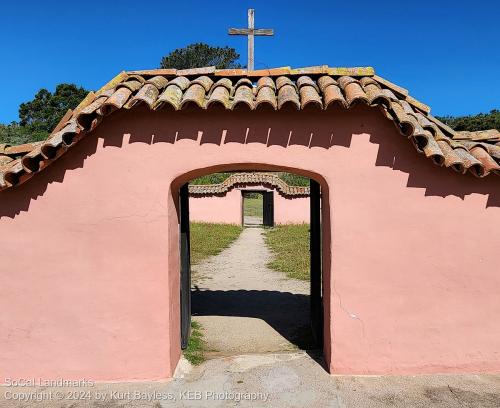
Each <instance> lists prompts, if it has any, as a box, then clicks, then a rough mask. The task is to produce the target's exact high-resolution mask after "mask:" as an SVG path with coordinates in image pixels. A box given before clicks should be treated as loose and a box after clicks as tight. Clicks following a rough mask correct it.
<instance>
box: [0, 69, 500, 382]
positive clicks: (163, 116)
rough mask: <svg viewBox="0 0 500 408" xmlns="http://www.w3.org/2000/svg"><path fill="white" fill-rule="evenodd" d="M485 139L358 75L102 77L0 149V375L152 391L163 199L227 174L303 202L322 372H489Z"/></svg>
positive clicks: (169, 283) (163, 248)
mask: <svg viewBox="0 0 500 408" xmlns="http://www.w3.org/2000/svg"><path fill="white" fill-rule="evenodd" d="M499 141H500V137H499V134H498V132H496V131H491V132H484V133H478V134H462V133H457V132H454V131H453V130H452V129H450V128H448V127H447V126H445V125H444V124H442V123H440V122H439V121H438V120H437V119H435V118H434V117H433V116H431V115H430V114H429V108H428V107H427V106H426V105H424V104H422V103H420V102H418V101H416V100H415V99H414V98H412V97H411V96H409V95H408V92H407V91H406V90H405V89H403V88H401V87H398V86H396V85H394V84H392V83H390V82H389V81H387V80H384V79H382V78H380V77H378V76H376V75H374V73H373V70H372V69H370V68H354V69H339V68H328V67H324V66H323V67H313V68H305V69H297V70H293V69H292V70H291V69H288V68H280V69H271V70H265V71H251V72H246V71H244V70H215V69H213V68H202V69H194V70H187V71H175V70H153V71H136V72H127V73H125V72H124V73H121V74H120V75H118V76H117V77H116V78H115V79H113V80H112V81H111V82H110V83H108V84H107V85H105V86H104V87H103V88H102V89H101V90H99V91H97V92H96V93H91V94H90V95H89V96H88V97H87V98H86V99H85V100H84V101H83V102H82V103H81V104H80V106H79V107H78V108H77V109H76V110H75V111H74V112H70V113H69V114H68V115H67V116H66V117H65V118H64V119H63V121H61V123H60V125H59V126H58V127H57V128H56V129H55V131H54V132H53V133H52V134H51V136H50V137H49V138H48V139H47V140H46V141H44V142H41V143H34V144H31V145H27V146H26V145H25V146H13V147H9V146H0V166H1V167H0V189H1V190H2V191H0V217H1V218H0V242H1V247H0V248H1V253H2V258H1V262H0V265H1V266H0V269H1V274H0V276H1V281H0V290H1V296H0V309H1V310H2V313H1V316H0V319H1V320H0V350H1V353H0V370H1V373H0V377H2V378H6V377H11V378H28V377H34V376H36V377H43V378H54V377H63V378H87V379H94V380H133V379H160V378H167V377H170V376H171V375H172V373H173V371H174V368H175V366H176V364H177V361H178V359H179V355H180V311H179V306H180V302H179V292H180V291H179V288H180V285H179V280H180V279H179V278H180V274H179V268H180V257H179V205H178V203H179V201H178V198H179V197H178V195H179V190H180V188H181V187H182V186H183V185H184V184H185V183H186V182H187V181H188V180H190V179H192V178H194V177H197V176H200V175H203V174H207V173H211V172H215V171H231V170H284V171H292V172H294V173H297V174H301V175H305V176H308V177H310V178H312V179H313V180H315V181H316V182H318V183H319V185H320V186H321V196H322V206H321V225H322V231H323V234H322V251H323V258H322V273H323V287H322V292H323V307H324V320H323V326H324V356H325V359H326V362H327V366H328V369H329V370H330V371H331V372H333V373H357V374H370V373H379V374H384V373H431V372H461V371H462V372H463V371H497V370H499V369H500V354H499V353H498V344H499V342H500V325H498V323H497V321H498V315H499V313H500V297H499V296H498V290H499V288H500V273H499V271H498V261H497V259H496V258H497V256H496V253H497V251H498V243H499V242H500V229H499V228H498V225H499V223H500V209H499V208H498V207H499V205H500V190H499V188H498V186H499V185H498V179H497V178H496V177H493V176H490V177H486V178H483V179H478V178H476V177H474V175H475V176H479V177H484V176H487V175H488V174H489V173H492V172H498V171H499V169H500V166H499V165H498V160H499V159H500V147H499V146H497V144H496V143H498V142H499ZM418 153H421V154H418ZM426 158H427V159H426ZM436 164H437V165H439V166H443V167H451V168H452V169H454V170H456V171H457V172H459V173H465V175H463V176H461V175H459V174H457V173H456V172H452V171H450V170H447V169H440V168H438V167H437V166H435V165H436ZM49 165H50V166H49Z"/></svg>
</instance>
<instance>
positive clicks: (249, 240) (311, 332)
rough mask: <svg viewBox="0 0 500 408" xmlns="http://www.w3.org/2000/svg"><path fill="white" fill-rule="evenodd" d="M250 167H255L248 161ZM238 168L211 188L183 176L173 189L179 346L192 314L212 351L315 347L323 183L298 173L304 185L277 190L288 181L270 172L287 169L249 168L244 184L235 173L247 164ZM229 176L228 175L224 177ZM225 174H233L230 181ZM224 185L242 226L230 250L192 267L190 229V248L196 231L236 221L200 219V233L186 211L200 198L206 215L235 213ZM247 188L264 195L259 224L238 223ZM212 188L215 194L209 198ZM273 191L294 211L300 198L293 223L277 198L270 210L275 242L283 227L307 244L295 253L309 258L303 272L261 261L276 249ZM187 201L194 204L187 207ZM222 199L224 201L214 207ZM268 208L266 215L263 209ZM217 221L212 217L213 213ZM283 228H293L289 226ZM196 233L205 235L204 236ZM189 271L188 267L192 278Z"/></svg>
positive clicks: (319, 320) (319, 337)
mask: <svg viewBox="0 0 500 408" xmlns="http://www.w3.org/2000/svg"><path fill="white" fill-rule="evenodd" d="M252 168H253V169H255V167H253V166H252ZM224 170H226V169H224ZM237 170H238V172H240V173H222V174H224V175H226V177H228V179H227V180H225V181H224V183H223V184H222V183H221V184H218V185H215V186H213V187H210V186H205V185H203V186H196V185H195V186H193V185H190V184H189V181H188V182H187V183H184V184H182V186H181V187H180V189H179V207H178V208H179V219H180V229H179V230H180V271H181V276H180V282H181V297H180V310H181V325H180V327H181V346H182V348H186V347H187V346H188V342H189V335H190V329H191V315H192V316H194V319H195V321H196V325H199V324H200V323H201V324H202V326H203V329H204V332H205V335H206V336H207V342H208V343H209V344H208V348H209V351H210V355H224V356H226V355H234V354H245V353H263V352H264V353H266V352H285V351H296V350H297V349H301V350H308V351H312V350H320V349H321V348H322V344H323V301H322V293H321V290H322V282H321V280H322V272H321V266H322V260H321V240H322V233H321V230H322V228H321V223H322V217H321V211H322V205H321V201H322V197H321V185H320V183H318V182H317V181H316V180H314V179H312V178H309V177H304V176H298V175H297V176H295V179H294V180H295V181H296V180H300V182H301V183H302V184H303V185H307V187H297V186H292V187H289V188H288V190H289V191H283V189H284V188H283V186H287V184H286V183H284V182H283V181H280V179H279V178H278V177H277V176H275V174H285V175H287V174H288V175H291V174H290V173H247V174H252V177H250V179H251V180H252V181H250V182H248V180H247V182H245V181H244V180H243V179H245V177H243V178H242V177H241V175H242V174H243V175H245V173H241V171H242V170H244V171H248V167H239V168H238V169H237ZM219 174H220V173H219ZM228 174H232V176H227V175H228ZM255 174H260V176H263V175H264V176H266V175H271V174H273V177H275V178H276V180H278V184H279V183H281V184H282V185H281V186H280V187H281V189H280V190H278V189H276V188H275V187H276V186H273V184H275V183H273V181H272V180H271V181H269V179H266V178H265V177H264V180H262V177H261V178H259V180H257V179H256V177H255ZM238 176H240V177H239V178H238ZM198 177H199V176H198ZM235 177H236V178H235ZM207 178H209V177H207V174H206V173H205V174H204V175H203V177H201V178H198V179H196V180H205V181H206V180H207ZM231 178H235V180H233V182H231ZM246 179H249V177H246ZM196 180H195V181H196ZM292 183H293V181H292ZM198 184H199V183H198ZM190 187H191V188H190ZM190 191H191V194H190ZM221 191H222V192H221ZM228 191H231V194H233V195H236V196H239V197H240V200H241V205H240V209H241V217H242V223H241V225H238V227H239V228H242V231H241V234H240V235H239V236H238V238H237V239H236V241H235V242H234V243H232V244H231V246H230V247H229V248H226V249H224V250H223V251H222V252H221V253H220V254H218V255H216V256H213V257H211V258H210V260H209V261H207V262H205V263H203V264H201V265H195V266H194V267H193V268H192V265H191V258H192V257H191V256H190V254H191V253H192V248H191V245H190V244H191V243H192V241H193V237H192V236H191V235H192V234H193V233H194V235H195V238H194V244H195V248H194V252H196V245H200V244H199V242H198V241H199V240H200V236H199V235H203V234H205V235H206V234H217V233H218V231H219V230H220V228H221V227H222V225H226V226H228V225H231V224H233V226H236V224H237V222H235V220H234V218H233V219H232V220H231V219H230V220H229V221H228V219H227V217H226V218H222V224H216V225H218V226H219V227H218V228H213V227H214V226H213V225H212V226H211V225H210V224H208V225H205V226H204V225H203V223H202V225H201V227H203V228H205V231H204V232H201V233H200V232H198V229H199V228H200V225H198V224H194V225H193V224H192V223H190V218H191V217H190V212H191V211H193V212H194V213H195V214H196V206H197V207H199V206H200V204H199V202H200V201H203V200H207V201H206V202H205V206H204V207H205V211H204V215H205V217H207V216H208V215H207V211H206V206H207V205H212V206H213V207H215V208H214V210H213V211H217V209H218V211H219V212H226V213H230V212H231V211H234V209H235V208H229V206H232V207H236V206H237V205H236V203H235V202H234V200H233V201H232V202H231V200H228V199H227V198H226V196H225V194H224V193H226V194H228ZM291 191H293V192H294V193H295V195H293V194H292V193H291ZM193 192H194V193H196V192H197V193H198V195H197V196H196V194H195V196H196V197H195V198H193ZM210 192H212V193H210ZM215 192H217V194H216V193H215ZM248 193H251V198H254V197H253V195H254V194H259V193H261V194H262V193H263V194H262V195H265V196H266V199H265V200H262V201H261V202H260V203H259V204H258V205H262V207H263V213H264V219H267V221H266V223H265V224H264V225H262V224H260V225H258V224H255V223H254V224H246V223H245V222H244V214H245V212H244V205H243V202H244V200H245V196H247V195H248ZM252 193H254V194H252ZM287 193H288V196H287ZM214 194H215V195H216V196H217V197H210V195H212V196H213V195H214ZM274 194H276V196H277V197H279V199H281V200H285V201H286V200H288V201H289V202H292V201H295V207H294V209H293V210H292V212H293V211H295V212H296V213H297V212H300V211H298V210H297V206H296V203H297V202H299V201H300V203H302V207H301V210H302V214H300V217H302V218H300V217H299V218H298V219H300V220H301V221H300V222H299V223H296V222H297V221H296V219H293V220H291V221H284V219H283V216H281V214H279V213H280V212H286V210H285V209H284V207H283V204H281V203H280V204H279V206H278V208H277V209H276V212H277V216H278V219H277V225H276V229H277V231H278V233H279V234H281V235H280V236H279V238H277V240H278V241H279V240H281V239H283V237H286V234H287V231H293V230H295V231H300V233H299V235H295V236H290V237H288V239H291V240H297V241H304V243H306V244H307V245H303V246H302V247H301V251H298V250H295V251H294V252H302V253H301V254H300V255H301V257H302V258H306V259H307V263H308V265H307V275H305V274H304V275H302V276H300V277H297V276H291V277H290V276H289V275H288V274H285V273H284V271H283V270H281V271H280V270H279V268H278V272H276V271H273V270H271V269H269V268H268V267H267V266H268V265H269V261H270V259H272V257H273V256H274V255H275V254H273V253H272V251H270V248H268V246H267V243H268V241H267V239H268V235H271V236H272V234H273V233H276V231H274V230H275V228H272V227H273V226H274V208H273V207H274V202H275V198H274ZM190 195H191V198H190ZM228 195H229V194H228ZM283 197H286V199H283ZM193 199H194V200H195V203H194V204H195V208H194V209H190V204H191V205H193V202H192V200H193ZM210 200H212V201H210ZM215 200H218V201H215ZM224 200H226V201H224ZM264 201H265V202H264ZM221 203H223V204H221ZM304 203H305V204H306V206H305V207H304ZM221 205H225V206H226V207H220V206H221ZM218 206H219V207H218ZM266 207H267V209H266ZM269 208H270V209H271V211H270V210H269ZM213 211H212V212H213ZM266 212H267V215H265V214H266ZM288 212H290V209H289V210H288ZM269 214H272V215H271V216H270V215H269ZM196 217H198V218H200V214H197V215H195V217H194V218H195V219H196ZM210 217H212V218H210ZM215 219H216V220H218V219H217V217H216V216H215ZM206 220H207V221H213V220H214V214H211V215H210V216H208V218H206ZM270 220H271V221H270ZM294 222H295V223H294ZM190 225H191V228H193V227H194V231H191V228H190ZM210 227H211V228H212V229H211V230H210ZM207 228H209V229H208V230H207ZM287 228H291V229H290V230H287ZM304 232H305V234H306V235H304ZM283 234H285V235H283ZM295 234H297V232H295ZM190 236H191V238H190ZM205 238H206V237H205ZM201 239H202V240H203V237H201ZM207 245H208V244H207ZM281 246H282V245H280V247H281ZM271 248H272V247H271ZM283 250H285V251H286V250H288V251H290V248H288V249H283V248H282V249H281V252H282V251H283ZM305 252H307V253H305ZM288 255H290V256H291V255H297V254H296V253H294V254H288ZM194 258H195V259H197V258H198V256H197V255H196V254H195V256H194ZM302 258H301V259H302ZM292 264H293V260H292ZM302 266H303V265H302ZM191 269H193V271H194V275H193V276H192V274H191ZM285 269H286V267H285ZM280 272H281V273H280ZM196 327H197V326H196Z"/></svg>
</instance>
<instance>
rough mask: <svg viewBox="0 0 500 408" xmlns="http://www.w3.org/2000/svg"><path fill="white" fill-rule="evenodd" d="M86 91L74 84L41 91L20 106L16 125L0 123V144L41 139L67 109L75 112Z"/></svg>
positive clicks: (13, 123)
mask: <svg viewBox="0 0 500 408" xmlns="http://www.w3.org/2000/svg"><path fill="white" fill-rule="evenodd" d="M87 93H88V91H87V90H85V89H83V88H82V87H77V86H76V85H74V84H59V85H57V87H56V90H55V91H54V93H52V92H50V91H48V90H47V89H40V90H39V91H38V92H37V93H36V95H35V97H34V98H33V99H32V100H31V101H29V102H25V103H22V104H21V105H20V106H19V119H20V121H19V123H17V122H12V123H11V124H9V125H1V124H0V143H7V144H10V145H18V144H23V143H29V142H36V141H38V140H44V139H46V138H47V136H48V135H49V133H50V132H51V131H52V130H53V129H54V128H55V127H56V125H57V124H58V123H59V121H60V120H61V118H62V117H63V116H64V114H65V113H66V112H67V110H68V109H74V108H76V107H77V106H78V104H79V103H80V102H81V101H82V99H83V98H85V96H86V95H87Z"/></svg>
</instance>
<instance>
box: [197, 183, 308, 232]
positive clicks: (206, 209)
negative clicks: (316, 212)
mask: <svg viewBox="0 0 500 408" xmlns="http://www.w3.org/2000/svg"><path fill="white" fill-rule="evenodd" d="M248 188H249V189H251V190H265V191H273V193H274V194H273V200H274V222H275V224H302V223H309V217H310V216H309V197H284V196H283V195H281V194H280V193H279V192H278V191H277V190H276V189H270V188H267V187H266V186H262V185H252V186H249V187H248ZM241 200H242V196H241V189H239V188H235V189H233V190H230V191H229V192H227V193H226V194H225V195H220V196H217V195H212V196H190V197H189V215H190V219H191V220H192V221H202V222H213V223H221V224H241V221H242V214H241V211H242V203H241Z"/></svg>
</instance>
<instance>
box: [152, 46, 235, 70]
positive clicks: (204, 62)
mask: <svg viewBox="0 0 500 408" xmlns="http://www.w3.org/2000/svg"><path fill="white" fill-rule="evenodd" d="M239 58H240V54H238V53H237V52H236V50H235V49H234V48H231V47H212V46H210V45H208V44H205V43H194V44H190V45H188V46H187V47H184V48H177V49H175V50H173V51H172V52H171V53H170V54H168V55H167V56H165V57H163V58H162V59H161V62H160V68H176V69H188V68H200V67H211V66H215V67H216V68H217V69H222V68H241V65H240V64H239V63H238V62H237V61H238V59H239Z"/></svg>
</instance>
